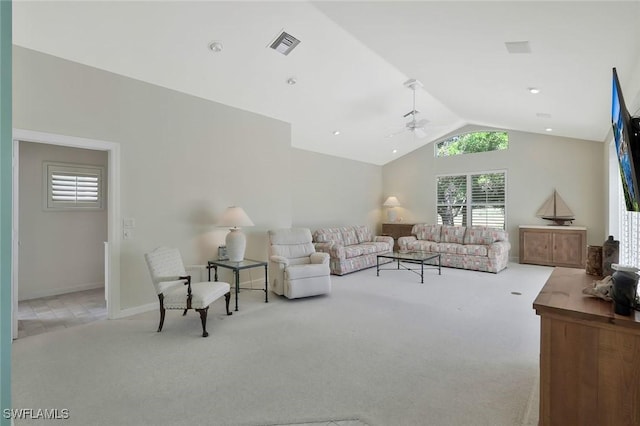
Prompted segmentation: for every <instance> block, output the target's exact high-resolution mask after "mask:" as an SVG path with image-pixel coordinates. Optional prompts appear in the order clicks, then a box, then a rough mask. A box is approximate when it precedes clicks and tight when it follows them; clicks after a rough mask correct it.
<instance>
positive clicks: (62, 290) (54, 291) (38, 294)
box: [18, 282, 104, 302]
mask: <svg viewBox="0 0 640 426" xmlns="http://www.w3.org/2000/svg"><path fill="white" fill-rule="evenodd" d="M98 288H104V282H99V283H88V284H79V285H74V286H70V287H58V288H43V289H37V290H36V291H34V292H29V293H27V296H26V297H23V298H20V299H19V300H18V301H19V302H22V301H24V300H31V299H40V298H42V297H51V296H58V295H60V294H68V293H75V292H77V291H84V290H95V289H98Z"/></svg>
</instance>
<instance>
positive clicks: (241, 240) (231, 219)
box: [218, 206, 253, 262]
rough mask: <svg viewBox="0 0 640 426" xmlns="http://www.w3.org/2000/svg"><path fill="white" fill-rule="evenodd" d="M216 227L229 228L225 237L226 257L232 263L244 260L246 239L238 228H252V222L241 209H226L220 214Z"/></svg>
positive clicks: (233, 207) (234, 207)
mask: <svg viewBox="0 0 640 426" xmlns="http://www.w3.org/2000/svg"><path fill="white" fill-rule="evenodd" d="M218 226H225V227H229V228H230V229H229V233H228V234H227V236H226V237H225V243H226V245H227V255H228V256H229V260H230V261H232V262H240V261H242V260H244V250H245V248H246V247H247V237H245V235H244V234H243V233H242V231H241V230H240V227H244V226H253V222H252V221H251V219H249V216H247V214H246V213H245V211H244V210H243V209H242V207H236V206H232V207H227V210H225V212H224V213H223V214H222V217H221V218H220V221H219V223H218Z"/></svg>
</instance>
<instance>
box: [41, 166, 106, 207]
mask: <svg viewBox="0 0 640 426" xmlns="http://www.w3.org/2000/svg"><path fill="white" fill-rule="evenodd" d="M42 171H43V172H42V178H43V179H42V180H43V191H42V207H43V210H45V211H78V210H81V211H100V210H104V208H105V202H104V194H105V191H104V185H105V182H104V179H105V168H104V167H103V166H97V165H92V164H77V163H61V162H56V161H43V163H42ZM54 173H64V174H71V175H75V176H97V180H98V185H97V193H98V195H97V200H96V201H77V200H75V201H56V200H54V199H53V182H52V175H53V174H54Z"/></svg>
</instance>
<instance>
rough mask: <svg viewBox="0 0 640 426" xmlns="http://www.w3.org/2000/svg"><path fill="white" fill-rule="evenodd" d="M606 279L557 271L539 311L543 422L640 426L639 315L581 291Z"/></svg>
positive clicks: (535, 304)
mask: <svg viewBox="0 0 640 426" xmlns="http://www.w3.org/2000/svg"><path fill="white" fill-rule="evenodd" d="M598 279H600V277H594V276H593V275H587V274H586V272H585V271H584V270H580V269H571V268H555V269H554V270H553V272H552V273H551V276H550V277H549V279H548V281H547V282H546V284H545V286H544V287H543V288H542V290H541V291H540V294H539V295H538V297H537V298H536V300H535V301H534V302H533V308H534V309H535V310H536V313H537V314H538V315H540V417H539V423H538V424H539V425H540V426H550V425H552V426H555V425H558V426H572V425H575V426H619V425H629V426H630V425H640V312H637V311H635V312H634V313H633V314H632V315H631V316H629V317H626V316H621V315H616V314H615V313H614V311H613V303H612V302H606V301H604V300H601V299H598V298H596V297H590V296H587V295H584V294H582V289H583V288H584V287H586V286H590V285H592V283H593V281H594V280H598Z"/></svg>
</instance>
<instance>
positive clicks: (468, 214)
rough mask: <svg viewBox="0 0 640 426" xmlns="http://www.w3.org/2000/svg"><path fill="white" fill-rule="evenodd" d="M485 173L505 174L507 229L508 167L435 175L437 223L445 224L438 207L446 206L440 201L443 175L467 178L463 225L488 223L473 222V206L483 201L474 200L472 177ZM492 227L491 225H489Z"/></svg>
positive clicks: (505, 225) (505, 222)
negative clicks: (439, 188) (439, 185)
mask: <svg viewBox="0 0 640 426" xmlns="http://www.w3.org/2000/svg"><path fill="white" fill-rule="evenodd" d="M483 174H503V176H504V188H503V190H504V217H503V222H504V227H503V229H505V230H506V229H507V227H508V224H507V217H508V216H507V202H508V194H507V177H508V175H507V170H506V169H498V170H483V171H477V172H465V173H446V174H438V175H436V176H435V190H436V191H435V192H436V195H435V210H436V212H435V213H436V224H439V225H443V224H444V221H442V218H441V216H440V213H438V208H440V207H442V206H444V204H443V203H440V202H439V200H438V193H439V192H438V180H439V179H440V178H443V177H462V176H464V177H465V178H466V179H465V182H466V183H465V185H466V199H465V201H464V204H463V205H462V210H463V211H464V217H463V218H462V225H461V226H467V227H468V226H487V225H486V224H474V223H473V207H474V206H478V205H482V204H483V203H478V202H474V201H473V196H472V192H473V185H472V177H473V176H477V175H483ZM489 204H496V203H489ZM489 227H491V226H489Z"/></svg>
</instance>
